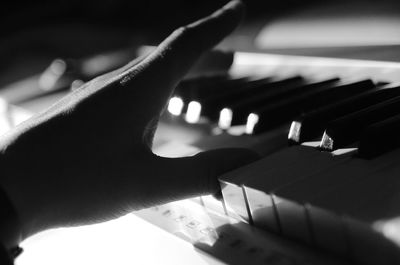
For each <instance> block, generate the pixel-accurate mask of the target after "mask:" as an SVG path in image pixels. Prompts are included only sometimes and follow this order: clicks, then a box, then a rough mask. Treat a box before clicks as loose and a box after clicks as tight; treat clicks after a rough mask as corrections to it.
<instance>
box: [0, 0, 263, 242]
mask: <svg viewBox="0 0 400 265" xmlns="http://www.w3.org/2000/svg"><path fill="white" fill-rule="evenodd" d="M241 16H242V4H241V3H240V2H238V1H234V2H231V3H229V4H228V5H226V6H225V7H224V8H222V9H221V10H218V11H217V12H215V13H214V14H212V15H211V16H209V17H207V18H205V19H202V20H200V21H197V22H195V23H193V24H190V25H188V26H186V27H182V28H179V29H178V30H176V31H175V32H173V33H172V34H171V35H170V36H169V37H168V38H167V39H166V40H165V41H163V42H162V43H161V44H160V45H159V47H158V48H157V49H156V50H155V51H154V52H152V53H151V54H150V55H149V56H147V57H146V58H144V59H142V60H137V61H135V62H132V63H130V64H129V65H127V66H125V67H122V68H121V69H119V70H116V71H114V72H111V73H108V74H106V75H103V76H101V77H99V78H96V79H94V80H92V81H90V82H88V83H87V84H85V85H84V86H82V87H81V88H79V89H77V90H76V91H74V92H73V93H71V94H70V95H68V96H66V97H64V98H63V99H62V100H60V101H59V102H58V103H56V104H55V105H53V106H52V107H51V108H49V109H48V110H47V111H45V112H43V113H41V114H40V115H37V116H35V117H34V118H32V119H30V120H28V121H27V122H25V123H23V124H21V125H20V126H18V127H17V128H16V129H15V130H13V131H12V132H10V133H9V134H7V135H6V136H5V137H4V138H2V140H1V150H2V155H1V156H0V168H1V169H2V174H1V177H0V182H1V183H0V184H1V186H2V187H3V188H4V190H5V191H6V192H7V194H8V196H9V197H10V199H11V201H12V202H13V203H14V205H15V207H16V209H17V212H18V214H19V217H20V219H21V223H22V232H23V237H24V238H26V237H27V236H29V235H31V234H33V233H36V232H38V231H41V230H43V229H47V228H51V227H57V226H69V225H79V224H88V223H95V222H101V221H105V220H109V219H112V218H116V217H119V216H121V215H124V214H126V213H128V212H131V211H133V210H138V209H141V208H144V207H148V206H151V205H154V204H158V203H165V202H168V201H171V200H175V199H181V198H185V197H188V196H194V195H199V194H204V193H210V192H215V191H216V190H217V189H218V185H217V178H216V177H217V176H218V175H219V174H221V173H223V172H225V171H227V170H229V169H232V168H234V167H237V166H240V165H242V164H244V163H247V162H249V161H251V160H253V159H255V158H256V157H257V156H256V155H255V154H254V153H253V152H251V151H248V150H243V149H223V150H215V151H209V152H204V153H201V154H198V155H196V156H193V157H185V158H178V159H171V158H163V157H159V156H156V155H154V154H153V153H152V152H151V148H150V146H151V142H152V137H153V134H154V131H155V129H156V125H157V121H158V118H159V116H160V114H161V112H162V110H163V109H164V108H165V106H166V103H167V100H168V98H169V97H170V95H171V93H172V91H173V89H174V87H175V86H176V85H177V84H178V82H179V81H180V80H181V78H182V77H183V76H184V75H185V74H186V73H187V72H188V70H189V69H190V67H191V66H192V65H193V64H194V63H195V62H196V61H197V60H198V59H199V58H200V57H201V55H202V54H203V52H205V51H207V50H209V49H210V48H211V47H213V46H214V45H215V44H217V43H218V42H219V41H220V40H221V39H222V38H223V37H224V36H226V35H227V34H228V33H230V32H231V31H232V30H233V29H234V28H235V27H236V25H237V24H238V23H239V21H240V18H241Z"/></svg>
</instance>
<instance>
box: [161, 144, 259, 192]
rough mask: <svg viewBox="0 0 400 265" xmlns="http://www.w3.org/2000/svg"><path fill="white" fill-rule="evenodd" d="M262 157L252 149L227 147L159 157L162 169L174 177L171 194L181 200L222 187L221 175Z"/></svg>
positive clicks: (170, 189) (171, 180) (169, 189)
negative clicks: (171, 157)
mask: <svg viewBox="0 0 400 265" xmlns="http://www.w3.org/2000/svg"><path fill="white" fill-rule="evenodd" d="M259 158H260V156H259V155H258V154H257V153H255V152H254V151H252V150H249V149H243V148H226V149H218V150H212V151H206V152H202V153H199V154H197V155H195V156H193V157H185V158H174V159H169V158H159V160H160V161H159V163H158V164H159V168H160V169H163V170H162V172H164V174H168V175H170V176H171V178H170V184H169V185H168V186H169V187H168V193H169V194H173V195H175V196H176V198H174V199H181V198H184V197H189V196H196V195H200V194H209V193H215V192H217V191H218V190H219V184H218V176H220V175H222V174H223V173H225V172H228V171H231V170H233V169H235V168H238V167H241V166H243V165H246V164H248V163H251V162H253V161H255V160H257V159H259Z"/></svg>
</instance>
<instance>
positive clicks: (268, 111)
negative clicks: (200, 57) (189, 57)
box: [0, 23, 400, 265]
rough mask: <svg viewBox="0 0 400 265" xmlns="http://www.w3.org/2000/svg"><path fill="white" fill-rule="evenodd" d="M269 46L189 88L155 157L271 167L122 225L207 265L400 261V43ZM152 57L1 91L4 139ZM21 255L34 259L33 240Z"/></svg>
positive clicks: (169, 114) (59, 70)
mask: <svg viewBox="0 0 400 265" xmlns="http://www.w3.org/2000/svg"><path fill="white" fill-rule="evenodd" d="M292 25H293V24H292ZM305 25H307V23H305ZM278 26H279V27H278V28H279V29H280V30H281V31H284V30H285V28H286V29H287V27H288V26H287V25H285V23H280V24H279V23H278ZM301 26H302V25H299V27H301ZM266 31H267V33H268V34H275V33H274V31H272V33H271V31H268V29H266ZM389 32H390V30H389ZM311 34H312V33H311ZM238 35H240V34H238ZM328 35H329V34H328ZM288 36H290V34H289V35H288ZM264 37H265V36H262V35H259V36H258V38H257V42H258V44H259V47H260V46H262V45H264V44H266V45H267V46H268V45H270V46H268V47H264V48H266V49H267V50H266V51H265V50H259V49H258V50H246V51H238V52H236V53H235V57H234V63H233V66H232V67H231V69H230V71H229V73H227V74H224V75H216V76H202V77H197V78H195V79H189V80H184V81H183V82H182V83H181V84H180V85H179V86H178V87H177V88H176V90H175V93H174V95H173V96H172V98H171V99H170V101H169V105H168V109H167V111H166V113H164V115H163V116H162V118H161V120H160V123H159V128H158V130H157V133H156V137H155V142H154V146H153V151H154V152H155V153H157V154H159V155H162V156H168V157H179V156H189V155H193V154H195V153H197V152H200V151H203V150H208V149H214V148H222V147H246V148H251V149H253V150H255V151H257V152H258V153H260V154H261V156H262V158H261V159H260V160H258V161H255V162H253V163H251V164H248V165H246V166H244V167H241V168H238V169H236V170H233V171H231V172H227V173H225V174H224V175H222V176H220V177H219V182H220V186H221V194H215V195H204V196H201V197H196V198H190V199H186V200H182V201H177V202H173V203H169V204H165V205H159V206H155V207H152V208H149V209H144V210H141V211H137V212H135V213H133V216H134V217H133V216H131V217H128V219H125V220H127V221H116V222H115V225H114V226H115V227H116V226H118V225H123V224H124V225H127V224H128V225H129V224H130V223H132V225H134V223H133V222H137V224H139V223H140V224H142V223H141V222H143V220H144V221H145V223H147V224H151V225H152V229H159V228H161V229H162V230H164V231H165V232H166V234H168V236H170V235H172V236H171V237H169V238H168V240H170V241H168V240H167V241H166V242H172V241H173V240H179V241H182V242H183V241H184V242H187V243H188V244H189V245H193V246H194V247H195V249H196V255H200V256H201V259H202V260H203V261H204V263H201V264H234V265H236V264H263V265H267V264H272V265H275V264H276V265H278V264H332V265H333V264H367V265H370V264H371V265H372V264H400V206H399V205H400V204H399V203H400V186H397V185H400V183H399V180H398V175H399V172H400V165H399V163H398V162H399V157H400V156H399V155H400V140H399V137H398V135H399V133H400V62H399V60H398V55H399V54H400V52H399V51H400V48H399V46H398V45H396V44H395V41H393V40H392V42H389V43H386V44H384V45H382V44H381V43H368V45H366V46H363V47H360V46H357V43H356V44H354V43H353V44H352V45H350V46H351V47H346V48H344V47H329V46H328V47H326V46H325V47H324V48H323V49H321V48H318V47H308V48H307V49H304V48H298V47H297V48H296V47H294V44H293V43H292V41H293V40H291V39H290V38H289V42H287V40H288V39H285V41H286V43H288V44H290V45H289V47H285V49H282V48H281V47H282V45H281V43H277V44H274V43H271V42H265V41H264ZM374 38H375V39H376V36H374ZM267 39H268V38H267ZM277 39H279V38H277ZM268 40H269V39H268ZM352 41H357V39H356V38H353V39H352ZM363 41H364V42H365V41H366V42H368V40H363ZM369 41H370V40H369ZM232 42H235V41H234V40H233V41H232ZM271 45H272V46H271ZM273 45H276V46H273ZM301 45H305V43H304V42H303V43H301ZM335 45H336V44H335ZM277 47H279V48H277ZM148 50H151V47H147V46H146V47H142V48H141V49H140V50H132V49H125V50H119V51H117V52H111V53H107V54H102V55H101V56H99V57H90V58H84V59H82V60H80V61H74V62H71V61H69V60H66V59H54V60H53V61H52V62H51V63H50V64H49V65H48V67H46V69H44V70H43V71H42V72H40V73H39V74H37V75H34V76H30V77H28V78H21V79H20V80H18V81H15V82H8V83H5V82H2V83H1V86H2V88H1V89H0V98H1V99H2V100H1V101H0V110H1V113H2V115H1V116H0V131H1V132H5V131H7V130H8V129H10V128H12V127H13V126H15V125H17V124H18V123H20V122H22V121H24V120H26V119H28V118H29V117H30V116H31V115H33V114H34V113H36V112H39V111H40V110H42V109H43V108H46V107H47V106H49V105H50V104H52V103H53V102H54V101H56V100H58V99H59V98H60V97H62V96H63V95H65V94H66V93H68V92H69V91H70V90H71V89H74V88H76V87H78V86H80V85H81V84H82V83H83V82H85V81H86V80H88V79H90V78H93V77H94V76H96V75H98V74H100V73H102V72H104V71H107V69H112V68H113V67H116V66H117V65H118V64H122V63H124V62H125V60H126V59H127V58H131V57H135V56H138V55H140V54H143V53H146V52H148ZM239 50H240V49H239ZM360 50H361V51H363V52H360ZM332 51H335V52H337V53H339V54H334V53H332ZM338 51H340V52H338ZM377 51H390V52H388V53H385V54H383V55H382V56H381V57H380V56H377V55H376V54H377ZM360 53H361V55H360ZM365 54H367V55H365ZM388 54H389V55H388ZM396 56H397V58H396ZM339 57H340V58H339ZM104 58H110V60H106V61H105V60H104ZM93 65H101V66H102V67H101V68H100V69H96V67H91V66H93ZM27 87H29V89H27ZM138 220H142V221H138ZM111 226H112V225H111ZM145 226H146V225H145ZM153 226H154V227H153ZM76 231H78V230H76ZM79 231H80V230H79ZM107 231H108V230H107ZM82 233H83V232H82ZM86 233H87V232H86ZM92 236H93V235H92ZM49 237H50V238H51V235H50V236H49ZM38 238H39V239H35V240H36V241H35V240H33V242H36V244H39V243H37V242H38V241H40V240H44V238H45V237H43V236H42V237H40V236H39V237H38ZM162 242H164V241H162ZM25 244H26V246H25V248H26V252H28V254H27V256H28V257H30V258H31V260H32V259H33V258H32V254H31V253H30V252H29V251H30V247H32V246H33V245H34V243H32V242H27V243H25ZM32 248H34V247H32ZM158 250H159V249H158ZM135 251H138V250H137V249H135ZM139 251H140V250H139ZM197 251H198V252H197ZM192 255H193V254H192ZM20 259H21V260H20V261H19V262H20V263H21V264H29V259H28V258H27V259H24V254H23V255H22V257H21V258H20ZM33 260H34V259H33ZM160 262H161V261H160ZM123 263H124V261H121V264H123ZM17 264H18V261H17ZM193 264H197V263H195V262H193ZM198 264H200V263H198Z"/></svg>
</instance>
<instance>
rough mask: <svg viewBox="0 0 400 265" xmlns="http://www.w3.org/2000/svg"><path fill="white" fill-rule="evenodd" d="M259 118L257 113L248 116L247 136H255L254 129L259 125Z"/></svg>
mask: <svg viewBox="0 0 400 265" xmlns="http://www.w3.org/2000/svg"><path fill="white" fill-rule="evenodd" d="M258 120H259V116H258V115H257V114H255V113H250V114H249V116H247V123H246V134H253V132H254V127H255V126H256V124H257V123H258Z"/></svg>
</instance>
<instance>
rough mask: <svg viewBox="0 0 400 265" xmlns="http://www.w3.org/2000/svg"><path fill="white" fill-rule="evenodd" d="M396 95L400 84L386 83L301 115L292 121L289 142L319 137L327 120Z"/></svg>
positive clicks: (398, 94)
mask: <svg viewBox="0 0 400 265" xmlns="http://www.w3.org/2000/svg"><path fill="white" fill-rule="evenodd" d="M396 96H400V86H398V85H396V86H390V85H388V86H385V87H382V88H377V89H374V90H371V91H367V92H365V93H363V94H361V95H357V96H354V97H351V98H349V99H345V100H343V101H340V102H338V103H333V104H331V105H328V106H324V107H322V108H319V109H317V110H314V111H311V112H309V113H306V114H304V115H301V116H300V117H298V118H296V119H295V120H294V121H293V122H292V126H291V127H290V131H289V135H288V139H289V143H290V144H299V143H302V142H305V141H310V140H314V139H315V138H317V137H321V136H322V134H323V133H324V128H325V127H326V125H327V124H328V123H329V121H332V120H334V119H336V118H339V117H341V116H345V115H346V114H349V113H352V112H355V111H358V110H360V109H363V108H367V107H369V106H371V105H374V104H377V103H380V102H382V101H385V100H388V99H391V98H394V97H396Z"/></svg>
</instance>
